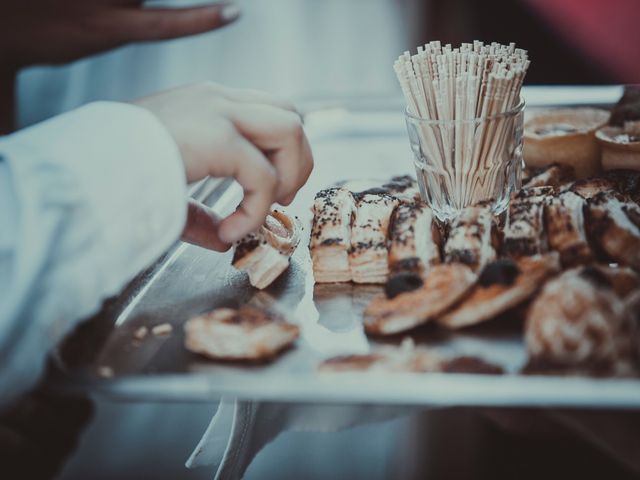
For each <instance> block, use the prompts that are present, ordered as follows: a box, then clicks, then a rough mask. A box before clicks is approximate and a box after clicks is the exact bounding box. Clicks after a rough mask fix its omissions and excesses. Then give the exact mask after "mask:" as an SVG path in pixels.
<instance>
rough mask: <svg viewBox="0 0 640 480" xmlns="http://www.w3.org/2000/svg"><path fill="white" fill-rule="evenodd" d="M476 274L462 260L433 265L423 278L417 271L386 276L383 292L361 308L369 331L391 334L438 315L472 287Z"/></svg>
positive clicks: (365, 325) (378, 333)
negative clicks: (365, 306)
mask: <svg viewBox="0 0 640 480" xmlns="http://www.w3.org/2000/svg"><path fill="white" fill-rule="evenodd" d="M475 280H476V275H474V274H473V272H472V271H471V270H470V269H469V267H468V266H466V265H463V264H461V263H453V264H448V265H447V264H444V265H436V266H434V267H433V268H432V269H431V270H430V271H429V273H428V274H427V276H426V278H425V279H424V281H423V280H422V279H421V278H420V277H419V276H417V275H416V274H399V275H396V276H394V277H392V278H390V279H389V282H387V284H386V285H385V294H383V295H379V296H377V297H376V298H374V299H373V301H372V302H371V303H370V304H369V306H368V307H367V308H366V310H365V311H364V328H365V330H366V331H367V332H368V333H371V334H376V335H391V334H395V333H399V332H404V331H406V330H410V329H412V328H415V327H417V326H418V325H422V324H424V323H426V322H428V321H429V320H431V319H434V318H436V317H438V316H440V315H441V314H442V313H443V312H444V311H446V310H447V309H448V308H450V307H451V306H452V305H454V304H455V303H456V302H458V301H459V300H460V299H461V298H462V297H463V296H464V295H465V294H466V293H467V292H468V291H469V289H470V288H471V287H472V285H473V283H474V282H475Z"/></svg>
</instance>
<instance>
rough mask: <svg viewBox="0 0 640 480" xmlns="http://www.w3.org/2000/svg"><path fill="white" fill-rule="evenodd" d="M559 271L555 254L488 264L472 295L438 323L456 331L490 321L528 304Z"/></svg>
mask: <svg viewBox="0 0 640 480" xmlns="http://www.w3.org/2000/svg"><path fill="white" fill-rule="evenodd" d="M559 270H560V264H559V260H558V255H557V254H555V253H552V254H547V255H539V256H534V257H522V258H520V259H518V260H517V261H513V260H510V259H501V260H497V261H495V262H492V263H489V264H488V265H487V266H485V268H484V269H483V271H482V273H481V274H480V277H479V279H478V283H477V284H476V285H475V286H474V287H473V288H472V290H471V292H470V293H469V294H468V295H467V296H465V297H464V298H463V299H462V301H461V302H460V303H458V304H457V305H456V306H454V307H453V309H452V310H450V311H448V312H447V313H445V314H444V315H443V316H441V317H439V318H438V323H439V324H440V325H443V326H445V327H447V328H452V329H458V328H463V327H469V326H471V325H477V324H479V323H482V322H486V321H488V320H491V319H493V318H495V317H497V316H498V315H500V314H501V313H504V312H506V311H508V310H510V309H512V308H514V307H517V306H518V305H520V304H522V303H524V302H525V301H527V300H528V299H529V298H531V297H532V296H533V295H535V293H536V292H538V291H539V290H540V288H542V286H543V285H544V282H545V281H546V280H547V279H548V278H550V277H551V276H553V275H555V274H556V273H557V272H558V271H559Z"/></svg>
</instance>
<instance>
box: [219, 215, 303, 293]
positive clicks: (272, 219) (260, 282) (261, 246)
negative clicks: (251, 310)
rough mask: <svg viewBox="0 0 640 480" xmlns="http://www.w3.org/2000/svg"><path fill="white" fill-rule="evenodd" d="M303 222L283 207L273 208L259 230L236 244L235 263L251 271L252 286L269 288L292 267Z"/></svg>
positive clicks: (241, 268)
mask: <svg viewBox="0 0 640 480" xmlns="http://www.w3.org/2000/svg"><path fill="white" fill-rule="evenodd" d="M300 230H301V226H300V223H299V222H298V220H297V219H296V218H291V217H290V216H289V215H287V214H285V213H284V212H282V211H280V210H273V211H272V212H271V213H270V214H269V215H267V218H266V220H265V223H264V225H262V226H261V227H260V229H259V230H258V231H257V232H254V233H250V234H249V235H247V236H246V237H244V238H242V239H241V240H240V241H239V242H238V243H237V244H236V245H235V251H234V254H233V261H232V264H233V266H234V267H235V268H237V269H238V270H244V271H246V272H247V273H248V274H249V281H250V282H251V285H253V286H254V287H256V288H259V289H263V288H267V287H268V286H269V285H271V284H272V283H273V281H274V280H275V279H276V278H278V277H279V276H280V275H281V274H282V272H284V271H285V270H286V269H287V268H288V267H289V261H290V259H291V255H293V251H294V250H295V249H296V247H297V246H298V242H299V241H300Z"/></svg>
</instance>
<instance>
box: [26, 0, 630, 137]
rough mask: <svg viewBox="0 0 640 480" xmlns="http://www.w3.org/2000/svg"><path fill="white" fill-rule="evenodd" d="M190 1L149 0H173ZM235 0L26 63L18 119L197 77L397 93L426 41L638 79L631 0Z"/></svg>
mask: <svg viewBox="0 0 640 480" xmlns="http://www.w3.org/2000/svg"><path fill="white" fill-rule="evenodd" d="M194 3H198V2H194V1H193V0H191V1H190V0H182V1H181V0H163V1H155V2H151V4H152V5H169V6H175V7H179V6H186V5H193V4H194ZM199 3H206V2H199ZM237 3H238V4H239V5H240V6H241V8H242V12H243V14H242V18H241V19H240V21H238V22H236V23H235V24H233V25H231V26H229V27H227V28H224V29H223V30H221V31H217V32H212V33H209V34H204V35H200V36H196V37H191V38H186V39H180V40H175V41H171V42H161V43H156V44H146V45H133V46H128V47H124V48H121V49H119V50H116V51H112V52H108V53H105V54H102V55H98V56H95V57H92V58H89V59H86V60H81V61H78V62H75V63H73V64H71V65H65V66H57V67H36V68H30V69H27V70H25V71H24V72H22V74H21V75H20V81H19V98H20V103H19V112H18V115H19V120H20V124H21V125H23V126H24V125H28V124H31V123H33V122H36V121H38V120H42V119H43V118H46V117H48V116H51V115H54V114H56V113H59V112H60V111H64V110H68V109H70V108H73V107H76V106H78V105H81V104H83V103H85V102H87V101H90V100H96V99H113V100H124V99H129V98H134V97H139V96H142V95H145V94H148V93H150V92H154V91H157V90H162V89H166V88H169V87H171V86H174V85H179V84H184V83H189V82H196V81H202V80H213V81H216V82H219V83H223V84H228V85H234V86H237V87H250V88H257V89H262V90H267V91H270V92H274V93H278V94H282V95H286V96H288V97H291V98H294V99H297V100H304V99H309V98H313V99H319V98H335V97H344V96H389V95H398V94H399V88H398V86H397V82H396V79H395V77H394V74H393V70H392V68H391V66H392V63H393V61H394V60H395V58H397V56H398V55H399V54H400V53H402V52H403V51H405V50H411V51H415V47H416V46H417V45H420V44H423V43H426V42H428V41H430V40H434V39H438V40H442V41H445V42H452V43H459V42H462V41H472V40H474V39H479V40H484V41H499V42H505V43H508V42H512V41H513V42H516V43H517V44H518V45H519V46H521V47H523V48H525V49H528V50H529V52H530V56H531V58H532V59H533V63H532V66H531V68H530V70H529V74H528V77H527V83H529V84H532V83H533V84H557V83H565V84H600V83H636V82H638V81H640V49H638V48H637V45H638V44H640V29H638V28H636V22H637V19H638V18H639V17H640V2H637V1H636V0H610V1H607V2H604V1H601V0H483V1H476V0H446V1H444V0H440V1H437V0H268V1H267V0H239V1H238V2H237ZM123 66H126V67H125V68H124V69H123Z"/></svg>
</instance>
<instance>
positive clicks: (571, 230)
mask: <svg viewBox="0 0 640 480" xmlns="http://www.w3.org/2000/svg"><path fill="white" fill-rule="evenodd" d="M585 206H586V201H585V200H584V199H583V198H582V197H581V196H579V195H577V194H575V193H573V192H571V191H568V192H564V193H562V194H560V195H559V196H557V197H552V198H550V199H549V200H548V202H547V203H546V204H545V211H544V220H545V226H546V233H547V238H548V241H549V247H550V248H551V249H552V250H555V251H556V252H558V253H559V254H560V260H561V262H562V265H564V266H565V267H570V266H576V265H580V264H584V263H589V262H591V261H592V260H593V258H594V257H593V252H592V250H591V246H590V245H589V242H588V240H587V232H586V229H585V221H584V208H585Z"/></svg>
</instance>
